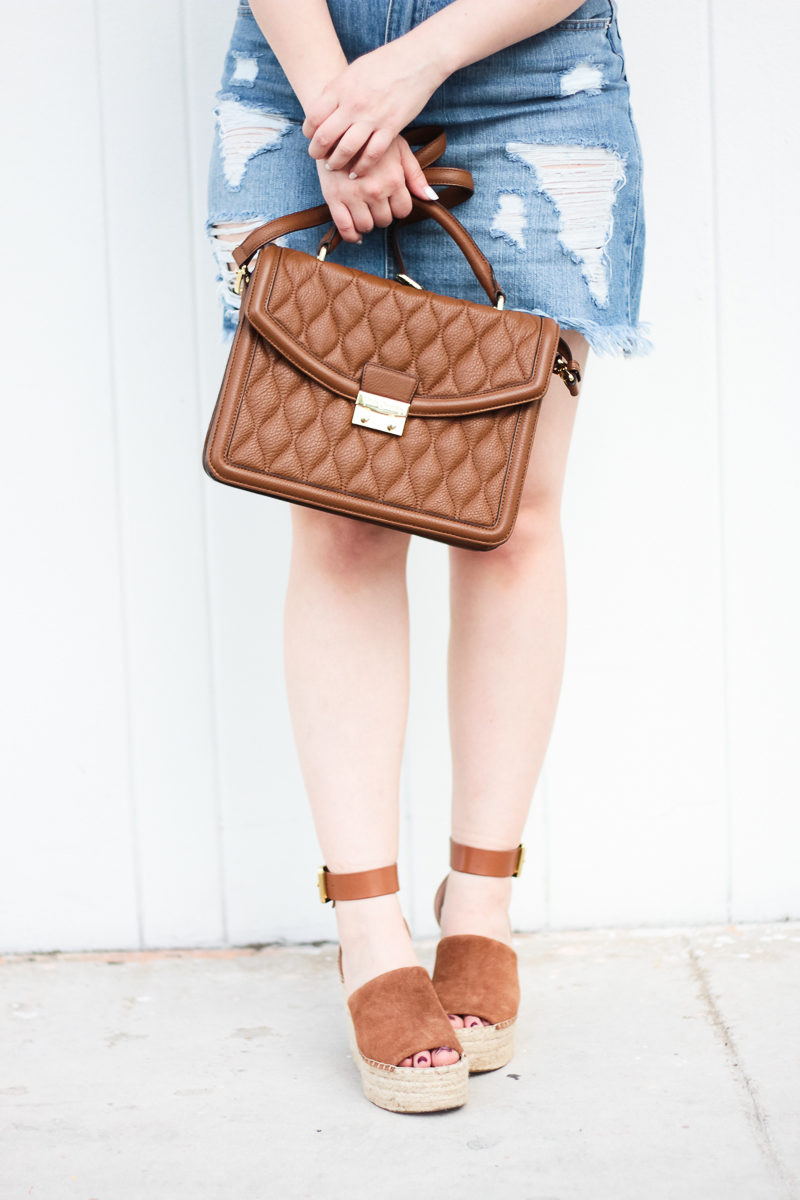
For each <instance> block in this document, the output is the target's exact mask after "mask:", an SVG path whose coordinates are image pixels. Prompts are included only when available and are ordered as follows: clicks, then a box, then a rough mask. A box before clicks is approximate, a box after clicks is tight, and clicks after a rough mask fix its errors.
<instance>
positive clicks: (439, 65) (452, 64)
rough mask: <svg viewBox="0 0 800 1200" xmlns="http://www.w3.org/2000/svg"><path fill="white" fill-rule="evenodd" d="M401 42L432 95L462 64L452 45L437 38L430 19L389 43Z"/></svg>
mask: <svg viewBox="0 0 800 1200" xmlns="http://www.w3.org/2000/svg"><path fill="white" fill-rule="evenodd" d="M401 44H404V48H405V51H406V53H407V54H408V55H409V57H410V58H411V59H412V61H413V62H414V64H415V67H416V69H417V71H418V73H419V74H420V75H421V76H422V77H423V78H424V79H425V82H426V84H427V85H428V86H429V87H430V93H431V95H433V93H434V92H435V91H436V89H437V88H438V87H441V85H442V84H443V83H444V81H445V80H446V79H447V78H448V76H450V75H452V74H453V71H455V70H457V69H458V67H459V66H460V65H461V64H460V63H459V62H458V61H457V55H456V54H455V53H454V51H453V47H452V45H450V44H446V43H445V41H444V39H442V38H437V37H436V35H435V30H434V31H433V35H432V31H431V26H430V19H428V20H427V21H423V22H422V24H421V25H416V26H415V27H414V28H413V29H409V31H408V33H404V34H403V35H402V37H400V38H398V39H397V40H396V41H395V42H390V43H389V45H394V46H398V47H399V46H400V45H401Z"/></svg>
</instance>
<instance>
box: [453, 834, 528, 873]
mask: <svg viewBox="0 0 800 1200" xmlns="http://www.w3.org/2000/svg"><path fill="white" fill-rule="evenodd" d="M524 857H525V848H524V847H523V845H522V843H521V842H520V844H519V845H518V846H515V847H514V849H513V850H478V849H476V847H475V846H464V845H463V844H462V843H461V842H454V841H453V839H452V838H450V866H451V867H452V868H453V870H454V871H462V872H463V873H464V874H465V875H494V876H495V877H496V878H498V879H500V878H505V877H507V876H509V875H519V873H520V871H521V870H522V862H523V859H524Z"/></svg>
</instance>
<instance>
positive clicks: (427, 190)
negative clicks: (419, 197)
mask: <svg viewBox="0 0 800 1200" xmlns="http://www.w3.org/2000/svg"><path fill="white" fill-rule="evenodd" d="M425 195H426V196H427V197H428V199H429V200H438V199H439V197H438V195H437V193H436V192H435V191H434V190H433V188H432V187H426V188H425Z"/></svg>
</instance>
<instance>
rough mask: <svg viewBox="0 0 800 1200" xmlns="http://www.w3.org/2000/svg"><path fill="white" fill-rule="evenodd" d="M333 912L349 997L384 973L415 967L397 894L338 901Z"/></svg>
mask: <svg viewBox="0 0 800 1200" xmlns="http://www.w3.org/2000/svg"><path fill="white" fill-rule="evenodd" d="M334 912H335V914H336V923H337V925H338V929H339V944H340V946H341V948H342V973H343V975H344V986H345V991H346V993H347V994H348V996H349V995H350V994H351V993H352V992H354V991H355V990H356V988H359V987H361V985H362V984H364V983H367V982H368V981H369V980H370V979H374V978H375V976H376V975H382V974H383V973H384V972H385V971H392V970H395V969H396V968H397V967H414V966H417V965H418V964H417V956H416V954H415V952H414V947H413V945H412V943H411V935H410V934H409V932H408V927H407V925H406V923H405V920H404V919H403V914H402V912H401V910H400V904H399V902H398V898H397V895H396V894H393V895H389V896H374V897H370V898H369V899H367V900H338V901H337V902H336V907H335V909H334Z"/></svg>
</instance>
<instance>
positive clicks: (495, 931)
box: [441, 870, 513, 946]
mask: <svg viewBox="0 0 800 1200" xmlns="http://www.w3.org/2000/svg"><path fill="white" fill-rule="evenodd" d="M512 882H513V881H512V879H511V878H508V877H501V878H497V877H495V876H491V875H468V874H465V873H462V872H461V871H454V870H451V871H450V874H449V875H448V878H447V888H446V890H445V896H444V904H443V905H442V913H441V926H442V936H444V937H450V936H453V935H457V934H465V933H472V934H480V935H481V936H482V937H490V938H494V939H496V940H497V941H500V942H504V943H505V944H506V945H508V946H510V945H511V926H510V924H509V919H508V908H509V904H510V903H511V885H512Z"/></svg>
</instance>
